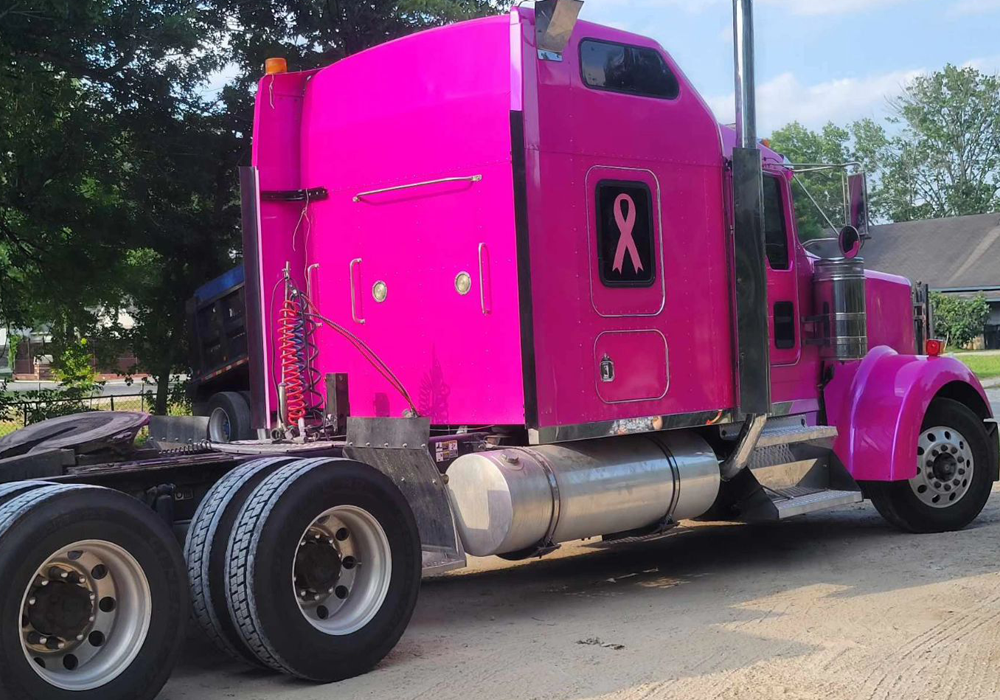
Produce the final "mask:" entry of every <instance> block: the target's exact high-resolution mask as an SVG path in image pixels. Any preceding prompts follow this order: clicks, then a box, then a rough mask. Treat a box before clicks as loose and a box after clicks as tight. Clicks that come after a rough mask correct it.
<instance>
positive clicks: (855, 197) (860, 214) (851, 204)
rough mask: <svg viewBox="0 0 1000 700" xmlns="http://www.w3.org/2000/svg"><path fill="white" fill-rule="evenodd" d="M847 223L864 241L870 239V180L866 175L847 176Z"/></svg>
mask: <svg viewBox="0 0 1000 700" xmlns="http://www.w3.org/2000/svg"><path fill="white" fill-rule="evenodd" d="M847 223H848V224H849V225H851V226H853V227H854V228H855V230H856V232H857V233H858V234H860V235H861V240H862V241H863V240H864V239H866V238H868V234H869V231H868V180H867V178H866V177H865V174H864V173H856V174H854V175H848V176H847Z"/></svg>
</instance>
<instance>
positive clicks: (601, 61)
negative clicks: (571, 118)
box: [580, 39, 680, 100]
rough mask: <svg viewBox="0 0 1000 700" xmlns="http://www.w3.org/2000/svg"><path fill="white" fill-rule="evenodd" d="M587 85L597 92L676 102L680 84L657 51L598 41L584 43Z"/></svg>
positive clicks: (582, 53)
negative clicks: (619, 93)
mask: <svg viewBox="0 0 1000 700" xmlns="http://www.w3.org/2000/svg"><path fill="white" fill-rule="evenodd" d="M580 71H581V73H582V76H583V83H584V85H586V86H587V87H590V88H593V89H594V90H608V91H611V92H621V93H625V94H628V95H641V96H643V97H656V98H659V99H662V100H673V99H675V98H676V97H677V95H678V94H679V93H680V83H679V82H678V80H677V76H675V75H674V72H673V71H672V70H670V66H668V65H667V62H666V61H665V60H664V58H663V56H662V55H661V54H660V52H659V51H657V50H656V49H650V48H646V47H643V46H631V45H629V44H617V43H614V42H611V41H601V40H598V39H584V40H583V41H581V42H580Z"/></svg>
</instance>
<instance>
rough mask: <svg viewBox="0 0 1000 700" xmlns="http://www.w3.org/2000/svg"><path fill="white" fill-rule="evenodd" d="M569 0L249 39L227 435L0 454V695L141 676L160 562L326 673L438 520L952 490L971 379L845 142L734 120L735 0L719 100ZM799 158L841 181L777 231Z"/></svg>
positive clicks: (602, 530) (120, 691)
mask: <svg viewBox="0 0 1000 700" xmlns="http://www.w3.org/2000/svg"><path fill="white" fill-rule="evenodd" d="M580 5H581V3H579V2H577V1H576V0H545V1H544V2H538V3H536V6H535V7H534V8H525V7H518V8H516V9H515V10H513V11H512V12H511V13H510V14H508V15H504V16H499V17H490V18H487V19H481V20H476V21H471V22H466V23H461V24H457V25H454V26H449V27H444V28H441V29H436V30H433V31H428V32H424V33H421V34H417V35H414V36H411V37H408V38H405V39H401V40H398V41H394V42H391V43H388V44H385V45H383V46H379V47H376V48H374V49H371V50H368V51H365V52H363V53H361V54H358V55H355V56H352V57H350V58H347V59H345V60H343V61H340V62H339V63H336V64H334V65H332V66H329V67H327V68H323V69H321V70H313V71H306V72H298V73H296V72H287V71H286V70H285V68H284V66H283V62H281V61H269V63H268V71H267V75H266V76H265V77H264V78H263V79H262V80H261V83H260V90H259V94H258V98H257V106H256V116H255V128H254V134H253V165H252V167H248V168H245V169H244V171H243V172H242V184H243V207H244V229H245V230H244V241H245V259H246V272H247V274H246V298H247V319H248V322H247V327H248V334H247V335H248V348H249V370H250V371H249V374H250V384H251V386H250V394H251V401H250V405H251V408H252V414H253V415H252V420H253V423H254V425H253V427H254V428H255V429H256V430H257V433H258V436H259V437H258V439H257V440H251V441H243V442H238V443H235V444H229V445H216V446H212V447H211V448H207V449H206V448H190V449H188V450H187V451H186V452H185V453H184V454H181V455H172V456H164V455H162V454H160V455H158V456H157V457H156V458H144V459H136V460H133V461H130V462H125V463H123V462H121V461H120V460H119V461H117V462H115V461H114V460H107V461H106V462H104V463H100V464H94V462H95V459H96V458H94V457H92V456H91V457H90V458H89V462H88V461H81V462H79V463H78V465H77V466H76V467H73V468H72V469H69V470H67V469H62V471H60V468H59V467H58V466H56V467H53V466H52V465H51V464H50V465H49V467H47V468H52V469H54V470H55V471H54V472H44V473H43V472H41V471H38V470H39V469H41V467H32V468H31V469H36V471H31V469H27V468H26V469H27V470H26V471H25V470H24V469H23V470H22V471H21V472H19V476H20V478H21V479H22V480H20V481H16V480H10V479H5V481H7V482H8V483H5V484H3V485H0V571H2V572H3V577H4V580H5V582H6V585H5V587H4V590H3V592H2V593H0V611H2V614H3V618H2V620H3V621H2V623H0V637H2V638H0V648H2V653H0V689H2V691H0V695H2V696H3V697H11V698H35V699H45V700H49V699H56V700H65V699H69V698H73V699H80V700H88V699H90V698H95V699H96V698H101V699H102V700H119V699H120V700H124V699H125V698H152V697H153V696H155V695H156V694H157V693H158V692H159V689H160V688H161V687H162V685H163V683H164V682H165V681H166V679H167V677H168V675H169V673H170V670H171V667H172V665H173V661H174V659H175V657H176V654H177V650H178V648H179V646H180V644H181V642H182V639H183V632H182V628H183V624H182V623H183V621H184V620H185V619H186V617H187V615H188V611H187V608H186V605H187V601H188V598H189V597H190V599H191V600H193V603H194V616H195V618H196V619H197V620H198V622H199V623H200V625H201V626H202V627H203V629H204V630H205V631H206V632H207V633H208V635H209V636H210V637H211V638H212V639H213V640H214V641H216V642H217V643H218V645H219V646H220V647H221V648H222V649H224V650H226V651H227V652H228V653H230V654H231V655H232V656H234V657H236V658H238V659H241V660H244V661H246V662H248V663H250V664H252V665H256V666H259V667H264V668H269V669H273V670H275V671H279V672H283V673H288V674H292V675H294V676H298V677H300V678H304V679H308V680H312V681H317V682H330V681H336V680H339V679H343V678H347V677H350V676H352V675H356V674H359V673H363V672H365V671H367V670H368V669H370V668H372V667H373V666H374V665H375V664H376V663H378V662H379V661H380V660H381V659H382V658H383V657H384V656H385V655H386V654H387V653H388V652H389V651H390V650H391V649H392V648H393V646H394V645H395V643H396V642H397V640H398V639H399V638H400V636H401V635H402V634H403V631H404V630H405V629H406V627H407V624H408V622H409V620H410V616H411V614H412V612H413V609H414V606H415V604H416V600H417V594H418V591H419V587H420V579H421V576H422V574H426V573H430V572H441V571H447V570H450V569H456V568H460V567H462V566H464V565H465V564H466V562H467V557H468V556H470V555H471V556H488V555H498V556H501V557H506V558H509V559H523V558H529V557H539V556H544V555H545V554H547V553H549V552H551V551H553V550H554V549H556V548H558V547H559V546H560V544H561V543H564V542H568V541H572V540H578V539H586V538H602V539H603V540H605V541H614V540H616V539H626V538H627V539H629V540H630V541H632V540H634V539H636V538H656V537H659V536H661V535H662V534H663V533H664V532H666V531H667V530H669V529H670V528H672V527H674V526H675V525H676V524H677V523H678V522H679V521H680V520H683V519H694V518H701V519H714V520H728V521H743V522H757V521H774V520H784V519H786V518H791V517H793V516H798V515H802V514H806V513H810V512H813V511H817V510H820V509H825V508H832V507H836V506H841V505H845V504H850V503H856V502H860V501H862V500H864V499H870V500H871V501H872V502H873V503H874V505H875V507H876V508H877V509H878V511H879V512H880V513H881V514H882V515H883V516H884V517H885V519H886V520H887V521H889V523H891V524H892V525H894V526H896V527H898V528H900V529H902V530H905V531H908V532H915V533H923V532H939V531H944V530H957V529H961V528H963V527H965V526H966V525H968V524H969V523H970V522H971V521H972V520H973V519H974V518H975V517H976V516H977V515H978V514H979V512H980V511H981V510H982V508H983V507H984V505H985V503H986V501H987V499H988V497H989V494H990V491H991V488H992V485H993V482H994V481H995V480H997V478H998V466H1000V459H998V445H997V436H996V430H995V423H994V422H993V420H992V415H991V411H990V406H989V403H988V402H987V400H986V397H985V395H984V392H983V389H982V387H981V386H980V384H979V382H978V381H977V380H976V378H975V377H974V376H973V375H972V374H971V373H970V372H969V370H968V369H966V367H965V366H964V365H962V364H961V363H959V362H958V361H956V360H954V359H950V358H947V357H939V356H937V355H939V354H940V350H941V348H940V343H937V342H935V341H933V340H932V339H930V338H928V337H927V335H928V334H927V328H926V324H925V322H924V315H923V313H922V310H921V309H919V308H917V309H915V304H914V298H915V296H914V295H915V292H914V289H913V287H912V285H911V284H910V282H909V281H907V280H905V279H902V278H899V277H895V276H891V275H886V274H882V273H879V272H875V271H871V270H866V269H865V268H864V263H863V257H862V256H859V255H858V253H859V249H860V247H861V245H862V243H863V241H864V238H865V237H866V236H867V210H866V206H865V186H864V176H863V174H861V173H860V172H858V171H857V168H856V167H855V166H853V165H851V164H829V165H821V166H817V165H809V166H797V165H795V164H791V163H788V162H787V161H786V160H785V159H784V158H783V157H782V156H781V155H780V154H778V153H775V152H773V151H771V150H769V149H768V148H766V147H765V146H763V145H762V144H759V143H758V140H757V137H756V134H755V120H754V100H753V79H752V76H753V62H752V59H753V45H752V37H753V35H752V21H751V17H752V15H751V11H750V0H736V1H735V3H734V5H735V30H736V39H737V41H736V53H737V61H736V63H737V124H736V126H735V128H731V127H723V126H720V125H719V124H718V123H717V121H716V118H715V117H714V116H713V114H712V112H711V110H710V109H709V108H708V106H707V105H706V103H705V101H704V99H702V97H701V96H700V95H699V94H698V92H697V91H696V89H695V87H694V86H693V85H692V84H691V83H690V82H689V81H688V80H687V78H686V77H685V75H684V73H683V72H682V70H681V67H680V66H678V65H677V64H676V63H675V62H674V60H673V59H672V58H671V57H670V55H669V54H668V53H667V52H666V51H665V50H664V49H663V48H662V47H660V46H659V45H658V44H656V43H655V42H654V41H651V40H649V39H647V38H644V37H642V36H638V35H635V34H630V33H627V32H624V31H620V30H617V29H612V28H608V27H602V26H597V25H594V24H589V23H586V22H582V21H578V17H577V15H578V12H579V10H580ZM816 168H824V169H826V170H828V171H829V172H837V171H838V170H842V171H844V182H845V187H844V191H845V197H844V199H845V204H844V208H843V213H842V216H841V217H840V220H836V221H834V220H832V217H828V223H829V228H830V232H831V236H832V237H833V240H832V241H831V240H820V241H819V242H816V241H807V242H805V243H803V242H802V241H800V240H799V237H798V235H797V226H796V207H802V206H812V204H811V203H810V202H809V201H808V197H807V196H806V194H805V193H806V192H807V190H806V189H805V188H803V187H800V185H802V184H804V182H803V181H802V180H801V178H802V177H803V175H804V174H805V173H806V172H808V171H811V170H815V169H816ZM860 252H861V253H862V254H863V251H860ZM918 306H919V305H918ZM925 350H929V352H925ZM49 437H50V438H51V437H52V435H50V436H49ZM57 437H58V436H57ZM96 461H99V460H96ZM50 462H51V460H50ZM2 473H4V472H2V471H0V474H2ZM32 476H34V477H44V478H43V479H38V478H36V479H35V480H32V481H24V480H23V479H24V478H26V477H32ZM142 501H145V505H144V504H143V502H142ZM147 506H149V507H147ZM164 521H166V522H164ZM170 525H173V526H174V528H175V530H182V531H186V537H185V541H184V551H183V555H184V556H183V558H182V553H181V550H180V547H179V546H178V544H177V541H176V540H175V539H172V538H173V535H172V534H171V532H170V529H169V527H168V526H170Z"/></svg>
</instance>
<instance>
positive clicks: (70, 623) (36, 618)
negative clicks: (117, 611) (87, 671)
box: [28, 581, 97, 639]
mask: <svg viewBox="0 0 1000 700" xmlns="http://www.w3.org/2000/svg"><path fill="white" fill-rule="evenodd" d="M34 600H35V604H34V605H29V606H28V622H30V623H31V626H32V627H34V628H35V630H36V631H38V632H39V633H40V634H42V635H45V636H47V637H52V636H55V637H61V638H62V639H76V637H77V636H78V635H80V634H83V632H84V631H85V630H86V629H87V627H88V626H89V625H90V620H91V619H92V617H93V615H94V614H95V610H96V607H97V606H96V605H95V604H94V602H93V601H91V599H90V592H89V591H88V590H87V589H86V588H85V587H83V586H82V585H74V584H71V583H67V582H65V581H50V583H49V585H47V586H40V587H39V588H38V589H37V590H36V591H35V593H34Z"/></svg>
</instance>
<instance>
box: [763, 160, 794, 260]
mask: <svg viewBox="0 0 1000 700" xmlns="http://www.w3.org/2000/svg"><path fill="white" fill-rule="evenodd" d="M764 246H765V250H766V251H767V262H768V263H769V264H770V265H771V269H772V270H787V269H789V254H788V226H787V224H786V222H785V198H784V196H783V195H782V191H781V181H780V180H779V179H778V178H777V177H774V176H771V175H765V176H764Z"/></svg>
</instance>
